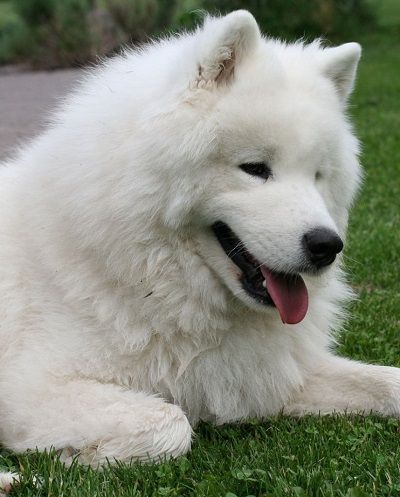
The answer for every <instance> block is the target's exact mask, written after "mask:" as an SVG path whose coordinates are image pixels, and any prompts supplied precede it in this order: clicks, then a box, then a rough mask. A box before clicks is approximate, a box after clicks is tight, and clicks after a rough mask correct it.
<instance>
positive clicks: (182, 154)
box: [0, 11, 400, 465]
mask: <svg viewBox="0 0 400 497" xmlns="http://www.w3.org/2000/svg"><path fill="white" fill-rule="evenodd" d="M359 57H360V46H359V45H358V44H356V43H348V44H345V45H342V46H340V47H337V48H325V49H324V48H321V47H320V45H319V43H318V42H314V43H312V44H310V45H303V44H301V43H296V44H293V45H286V44H285V43H281V42H279V41H275V40H269V39H265V38H263V37H262V36H261V35H260V32H259V29H258V26H257V24H256V21H255V20H254V18H253V17H252V16H251V14H249V13H248V12H246V11H237V12H233V13H231V14H229V15H227V16H226V17H221V18H208V19H207V20H206V22H205V24H204V26H203V27H202V28H201V29H198V30H197V31H196V32H195V33H192V34H186V35H182V36H179V37H174V38H171V39H168V40H163V41H161V42H159V43H154V44H151V45H148V46H146V47H144V48H142V49H140V50H136V51H127V52H126V53H125V54H123V55H122V56H118V57H115V58H113V59H112V60H110V61H108V62H106V63H105V64H104V65H103V66H102V67H100V68H99V69H96V70H94V71H93V72H92V73H91V74H89V76H88V77H87V78H86V80H85V81H84V82H83V83H82V84H81V86H80V87H79V88H78V89H77V90H76V91H75V92H74V93H72V95H71V96H70V97H69V98H68V99H67V101H66V102H65V104H64V105H63V107H62V109H61V110H60V111H59V112H58V113H57V115H56V116H55V118H54V120H53V123H52V125H51V126H50V127H49V129H48V130H47V131H46V132H45V133H44V134H43V135H42V136H41V137H40V138H38V139H37V140H36V141H34V142H33V143H32V144H31V145H29V146H28V147H27V148H26V149H24V150H23V151H21V152H20V153H19V155H18V156H17V157H16V158H15V159H14V160H13V161H9V162H8V163H6V164H5V167H3V168H2V171H1V176H0V226H1V228H0V229H1V231H0V337H1V344H2V346H1V361H0V371H1V373H0V385H1V396H0V440H1V442H2V443H3V444H4V445H5V446H6V447H8V448H10V449H12V450H14V451H25V450H26V449H30V448H35V447H37V448H39V449H40V450H42V449H46V448H50V447H55V448H56V449H59V450H60V451H61V452H62V454H63V456H64V458H65V459H66V460H68V457H69V456H70V454H78V457H79V458H80V460H81V461H83V462H86V463H89V464H93V465H97V464H101V463H102V462H104V461H105V459H106V458H110V459H114V458H115V459H118V460H121V461H131V460H148V459H158V458H159V457H176V456H179V455H180V454H184V453H185V452H187V451H188V450H189V448H190V442H191V436H192V428H191V426H193V425H195V424H196V423H197V422H198V421H199V420H209V421H214V422H216V423H227V422H231V421H237V420H242V419H245V418H247V417H249V416H251V417H265V416H268V415H271V414H275V413H278V412H279V411H283V412H285V413H288V414H292V415H301V414H303V413H330V412H333V411H336V412H355V411H362V412H365V413H369V412H371V411H372V412H376V413H381V414H384V415H398V414H399V412H400V372H399V371H400V370H398V369H395V368H389V367H380V366H371V365H366V364H360V363H358V362H354V361H350V360H347V359H343V358H339V357H336V356H335V355H334V354H333V352H332V351H331V348H332V344H333V343H334V338H333V333H334V331H335V330H336V329H337V328H338V326H339V325H340V321H341V317H342V314H343V313H342V310H341V304H342V301H343V300H345V299H346V298H348V296H349V295H350V292H349V290H348V289H347V287H346V285H345V283H344V278H343V276H342V273H341V271H340V268H339V265H340V261H339V259H340V257H336V255H337V254H338V253H339V252H341V250H342V247H343V242H342V240H343V239H344V236H345V231H346V225H347V217H348V210H349V207H350V204H351V202H352V199H353V197H354V194H355V191H356V189H357V185H358V183H359V178H360V168H359V164H358V161H357V153H358V143H357V140H356V138H355V137H354V136H353V134H352V130H351V126H350V124H349V123H348V120H347V118H346V115H345V107H346V100H347V97H348V96H349V94H350V92H351V90H352V87H353V82H354V78H355V73H356V66H357V62H358V60H359ZM335 258H336V260H335Z"/></svg>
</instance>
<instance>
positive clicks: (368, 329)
mask: <svg viewBox="0 0 400 497" xmlns="http://www.w3.org/2000/svg"><path fill="white" fill-rule="evenodd" d="M351 113H352V114H353V116H354V120H355V123H356V128H357V131H358V134H359V135H360V137H361V139H362V142H363V145H364V153H363V158H362V159H363V160H362V161H363V164H364V166H365V171H366V176H365V183H364V187H363V190H362V194H361V196H360V198H359V199H358V203H357V205H356V207H355V209H354V210H353V212H352V217H351V225H350V233H349V240H348V246H347V249H346V257H347V260H348V267H349V271H350V274H351V280H352V282H353V283H354V285H355V287H356V288H357V289H358V290H359V293H360V299H359V301H357V302H356V303H354V305H353V306H352V318H351V320H350V322H349V323H348V325H347V330H346V332H345V333H344V334H343V336H342V338H341V343H340V346H339V351H340V353H342V354H344V355H346V356H349V357H353V358H357V359H362V360H367V361H373V362H376V363H380V364H394V365H397V366H400V285H399V281H400V264H399V254H400V40H399V38H397V39H395V38H390V37H388V38H387V39H380V40H379V39H377V40H374V41H373V42H372V41H368V40H366V42H365V45H364V57H363V60H362V63H361V67H360V74H359V79H358V85H357V90H356V93H355V95H354V98H353V100H352V108H351ZM0 465H1V466H3V467H11V468H14V469H15V468H21V469H22V472H23V474H24V475H25V479H24V481H23V483H22V484H21V486H20V487H19V488H18V489H17V490H16V491H15V492H14V494H15V495H18V496H21V497H27V496H31V497H32V496H35V497H41V496H43V497H44V496H47V497H50V496H52V497H94V496H96V497H103V496H104V497H111V496H115V497H117V496H118V497H134V496H135V497H136V496H137V497H139V496H142V497H150V496H157V497H158V496H193V497H202V496H204V497H205V496H216V497H217V496H218V497H219V496H222V497H232V495H236V496H238V497H246V496H249V495H254V496H264V497H281V496H282V497H286V496H287V497H296V496H297V497H300V496H302V497H305V496H308V497H311V496H320V497H328V496H329V497H330V496H335V497H336V496H337V497H339V496H343V497H364V496H365V497H366V496H377V497H385V496H393V497H395V496H396V497H397V496H399V495H400V421H397V420H393V419H379V418H376V417H369V418H361V417H352V418H345V417H324V418H318V417H306V418H304V419H301V420H293V419H287V418H283V417H277V418H273V419H269V420H267V421H265V422H263V423H258V422H254V423H248V424H246V425H242V426H225V427H218V428H216V427H212V426H209V425H203V426H201V427H200V429H199V430H198V431H197V436H196V438H195V442H194V445H193V450H192V452H191V453H190V454H189V455H188V456H187V457H183V458H180V459H179V460H177V461H174V462H169V463H164V464H162V465H158V466H132V467H127V466H116V467H112V468H108V469H105V470H104V471H102V472H98V471H94V470H91V469H87V468H83V467H79V466H77V465H74V466H73V467H71V468H69V469H65V468H63V467H62V465H60V463H59V462H58V461H57V458H56V457H55V456H54V455H51V456H48V455H43V454H31V455H24V456H15V455H12V454H7V453H3V456H2V457H0ZM35 474H37V475H39V476H40V477H41V478H42V479H43V482H42V486H41V487H40V488H39V489H38V488H35V486H34V484H33V476H34V475H35Z"/></svg>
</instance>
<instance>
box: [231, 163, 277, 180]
mask: <svg viewBox="0 0 400 497" xmlns="http://www.w3.org/2000/svg"><path fill="white" fill-rule="evenodd" d="M239 167H240V169H241V170H242V171H244V172H245V173H247V174H251V175H252V176H258V177H260V178H263V179H268V178H269V177H270V176H271V175H272V171H271V169H270V168H269V167H268V166H267V164H265V163H264V162H251V163H248V164H240V166H239Z"/></svg>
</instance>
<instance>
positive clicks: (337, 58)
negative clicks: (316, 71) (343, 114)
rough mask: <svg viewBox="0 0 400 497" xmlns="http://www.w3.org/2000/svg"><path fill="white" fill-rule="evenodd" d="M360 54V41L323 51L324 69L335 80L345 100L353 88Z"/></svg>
mask: <svg viewBox="0 0 400 497" xmlns="http://www.w3.org/2000/svg"><path fill="white" fill-rule="evenodd" d="M360 56H361V46H360V45H359V44H358V43H345V44H344V45H340V46H339V47H334V48H326V49H325V50H323V51H322V54H321V65H322V71H323V73H324V74H325V75H326V76H328V77H329V78H330V79H331V80H332V81H333V83H334V85H335V87H336V90H337V92H338V94H339V97H340V98H341V100H342V101H343V102H346V100H347V98H348V96H349V95H350V93H351V92H352V90H353V86H354V80H355V77H356V71H357V65H358V61H359V60H360Z"/></svg>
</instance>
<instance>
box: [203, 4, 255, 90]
mask: <svg viewBox="0 0 400 497" xmlns="http://www.w3.org/2000/svg"><path fill="white" fill-rule="evenodd" d="M260 38H261V35H260V30H259V28H258V25H257V22H256V20H255V19H254V17H253V16H252V15H251V14H250V12H248V11H247V10H236V11H234V12H231V13H230V14H228V15H226V16H224V17H208V18H206V20H205V23H204V26H203V27H202V28H201V30H200V32H199V33H198V36H197V40H196V43H197V47H198V75H197V78H196V82H197V85H198V86H208V85H210V84H212V83H215V84H224V83H225V84H226V83H227V82H228V81H229V80H230V79H231V78H232V77H233V75H234V71H235V67H237V66H238V65H239V64H240V63H241V61H242V60H243V58H244V57H245V56H246V55H247V54H248V53H250V52H251V51H253V50H254V49H255V47H256V46H257V44H258V43H259V41H260Z"/></svg>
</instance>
